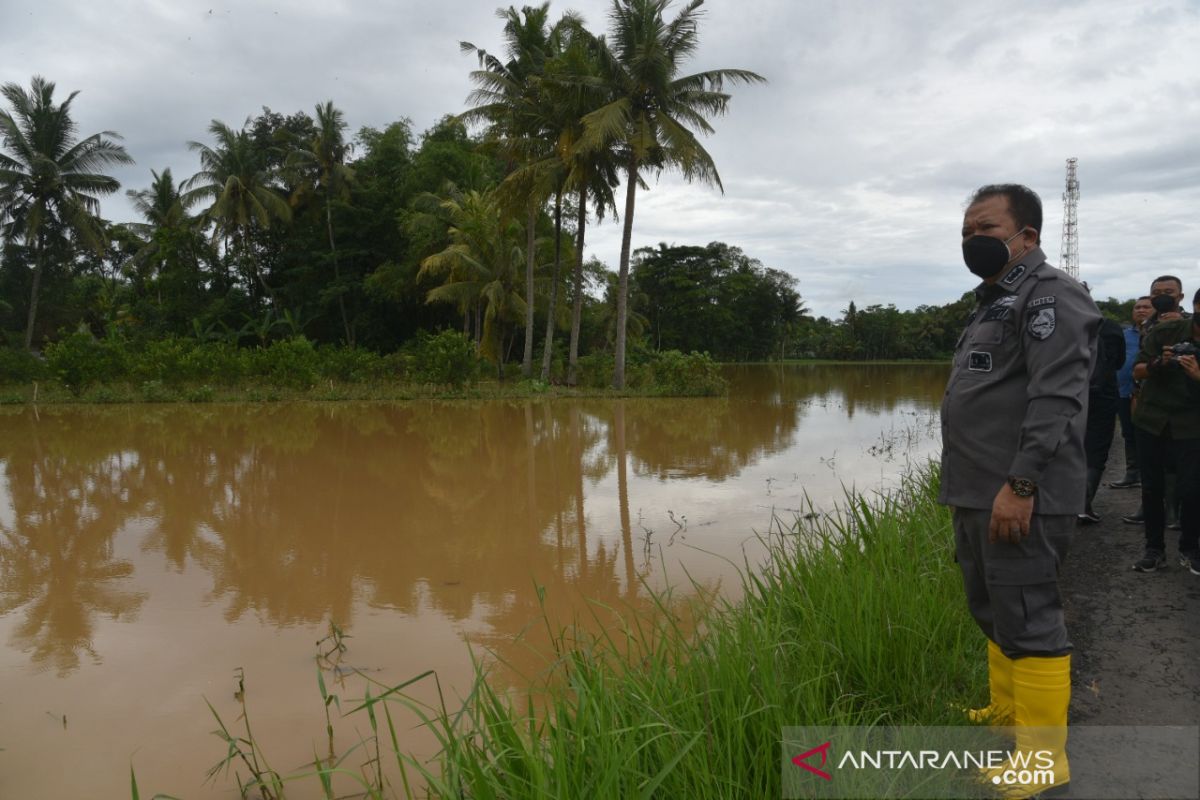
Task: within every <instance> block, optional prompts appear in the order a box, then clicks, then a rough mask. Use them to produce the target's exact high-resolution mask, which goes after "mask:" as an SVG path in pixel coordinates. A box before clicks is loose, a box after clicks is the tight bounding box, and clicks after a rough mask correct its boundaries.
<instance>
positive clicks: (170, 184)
mask: <svg viewBox="0 0 1200 800" xmlns="http://www.w3.org/2000/svg"><path fill="white" fill-rule="evenodd" d="M150 174H151V175H152V176H154V180H153V181H152V182H151V183H150V188H148V189H139V190H134V189H129V190H128V191H126V192H125V196H126V197H128V198H129V200H130V202H131V203H132V204H133V208H134V210H135V211H137V212H138V213H139V214H141V215H142V218H143V219H145V220H146V221H145V222H132V223H129V224H127V225H126V227H127V228H129V229H130V230H131V231H133V233H134V234H135V235H136V236H138V237H140V239H141V241H142V246H141V247H140V248H139V249H138V251H137V252H136V253H134V254H133V257H132V258H131V259H130V265H131V266H132V267H133V268H134V269H135V270H136V271H137V272H138V273H141V271H142V269H141V268H142V267H143V265H145V264H151V265H152V271H153V272H154V273H160V272H161V271H162V267H163V264H162V261H163V247H162V237H163V236H165V235H171V234H174V233H183V234H188V233H192V232H194V230H195V225H196V221H195V219H193V218H192V217H191V216H189V215H188V213H187V210H188V207H189V206H190V205H191V202H190V201H189V200H188V199H187V198H186V197H185V196H184V195H183V193H182V192H181V191H180V189H179V187H178V186H176V185H175V178H174V176H172V175H171V169H170V167H168V168H167V169H164V170H163V171H162V174H161V175H160V174H159V173H157V172H155V171H154V170H150ZM158 302H159V304H160V305H161V304H162V297H161V290H160V296H159V300H158Z"/></svg>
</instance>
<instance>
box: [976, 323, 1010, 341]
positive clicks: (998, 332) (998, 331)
mask: <svg viewBox="0 0 1200 800" xmlns="http://www.w3.org/2000/svg"><path fill="white" fill-rule="evenodd" d="M1006 327H1007V326H1006V325H1005V324H1004V320H1002V319H997V320H987V321H986V322H980V323H979V324H978V325H977V326H975V330H973V331H971V332H970V337H969V341H970V342H971V344H973V345H974V344H1000V343H1001V342H1003V341H1004V340H1005V338H1007V336H1006Z"/></svg>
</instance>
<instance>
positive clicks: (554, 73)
mask: <svg viewBox="0 0 1200 800" xmlns="http://www.w3.org/2000/svg"><path fill="white" fill-rule="evenodd" d="M563 22H564V23H569V27H567V29H566V46H565V47H564V49H563V50H562V52H561V53H560V54H559V55H558V56H557V57H556V58H555V59H554V60H553V61H552V62H551V63H550V64H549V65H548V66H547V77H548V81H547V84H548V86H549V87H550V89H551V91H552V93H553V97H554V100H555V102H554V106H555V108H557V109H558V119H559V126H558V131H559V133H558V142H557V146H556V148H555V154H554V157H555V159H556V160H557V161H558V163H559V167H560V170H561V181H562V182H561V184H560V193H561V191H562V190H564V189H565V190H574V191H575V192H576V193H577V199H576V212H577V214H578V216H577V219H576V226H575V265H574V272H573V276H572V308H571V340H570V347H569V350H568V353H569V354H568V361H567V384H568V385H570V386H574V385H575V383H576V380H577V377H578V376H577V371H578V365H579V332H580V326H581V324H582V320H583V254H584V242H585V241H586V230H587V219H588V198H589V196H590V197H591V198H592V201H593V205H594V206H595V212H596V216H597V218H598V219H603V218H604V214H605V212H606V211H607V210H609V209H614V208H615V207H616V200H615V198H614V197H613V189H614V188H615V187H616V185H617V184H618V182H619V180H618V177H617V164H616V160H615V153H614V151H613V150H612V149H610V148H596V147H592V146H587V145H585V143H584V141H583V136H584V124H583V118H584V117H585V116H586V115H587V114H588V113H589V112H590V111H592V110H594V109H596V108H597V107H599V106H601V105H603V101H604V99H605V94H604V86H603V84H602V82H601V81H600V73H599V60H598V53H599V46H600V42H599V41H598V40H597V39H596V37H594V36H592V35H591V34H590V33H589V32H588V31H587V30H586V29H585V28H584V27H583V24H582V21H580V20H578V19H575V18H572V19H570V20H568V18H566V17H564V19H563ZM555 209H556V211H557V210H558V206H557V205H556V206H555ZM555 221H556V223H559V221H560V220H559V217H558V216H556V219H555ZM557 233H558V231H557V229H556V245H557V242H558V239H557ZM554 274H555V282H556V285H557V278H558V251H557V249H556V251H555V271H554ZM552 298H553V295H552ZM550 306H551V314H550V316H551V319H553V310H554V302H553V299H552V300H551V303H550ZM552 334H553V329H552V328H551V327H550V324H549V323H548V324H547V334H546V340H547V341H546V350H545V353H544V357H543V364H542V379H543V380H545V379H546V378H547V376H548V373H549V366H550V347H551V337H552Z"/></svg>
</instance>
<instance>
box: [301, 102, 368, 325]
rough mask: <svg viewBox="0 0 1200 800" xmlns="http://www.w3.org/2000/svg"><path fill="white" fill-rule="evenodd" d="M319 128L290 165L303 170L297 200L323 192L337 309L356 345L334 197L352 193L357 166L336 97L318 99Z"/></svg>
mask: <svg viewBox="0 0 1200 800" xmlns="http://www.w3.org/2000/svg"><path fill="white" fill-rule="evenodd" d="M316 111H317V118H316V123H317V128H316V132H315V134H314V135H313V137H312V139H311V140H310V141H308V142H297V143H296V144H297V147H296V149H294V150H292V151H291V152H290V153H289V154H288V166H289V167H290V168H292V169H294V170H296V171H298V172H299V173H300V175H301V176H302V177H301V182H300V185H299V188H298V189H297V191H296V195H295V198H294V199H296V200H299V199H302V198H303V197H304V196H305V195H307V194H311V193H314V192H320V194H321V195H322V197H323V199H324V205H325V231H326V233H327V234H328V236H329V255H330V258H331V259H332V260H333V280H334V284H335V286H336V292H337V301H338V311H339V312H340V313H341V316H342V331H343V333H344V335H345V337H346V344H348V345H350V346H352V347H353V346H354V329H353V328H352V327H351V326H350V319H349V317H347V315H346V298H345V294H346V293H345V287H343V286H342V273H341V269H340V267H339V266H338V256H337V245H336V243H335V241H334V237H333V201H334V199H335V198H336V199H339V200H344V199H345V198H346V197H348V196H349V194H350V186H351V184H352V183H353V182H354V170H353V169H351V168H350V167H349V166H347V165H346V156H347V155H349V153H350V145H349V143H347V142H346V139H345V136H344V135H343V132H344V131H345V130H346V120H345V116H344V115H343V114H342V112H341V110H340V109H337V108H334V107H333V101H332V100H327V101H326V102H324V103H319V104H318V105H317V108H316Z"/></svg>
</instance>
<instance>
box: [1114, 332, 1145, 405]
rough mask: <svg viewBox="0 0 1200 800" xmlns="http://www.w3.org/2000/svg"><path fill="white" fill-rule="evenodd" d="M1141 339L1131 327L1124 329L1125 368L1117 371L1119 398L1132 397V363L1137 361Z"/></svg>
mask: <svg viewBox="0 0 1200 800" xmlns="http://www.w3.org/2000/svg"><path fill="white" fill-rule="evenodd" d="M1141 341H1142V337H1141V335H1140V334H1139V333H1138V332H1137V329H1136V328H1134V327H1133V326H1132V325H1130V326H1128V327H1127V328H1125V366H1123V367H1121V369H1120V370H1118V371H1117V386H1118V388H1119V390H1120V392H1121V397H1133V362H1134V360H1136V359H1137V354H1138V349H1139V348H1140V346H1141Z"/></svg>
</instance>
